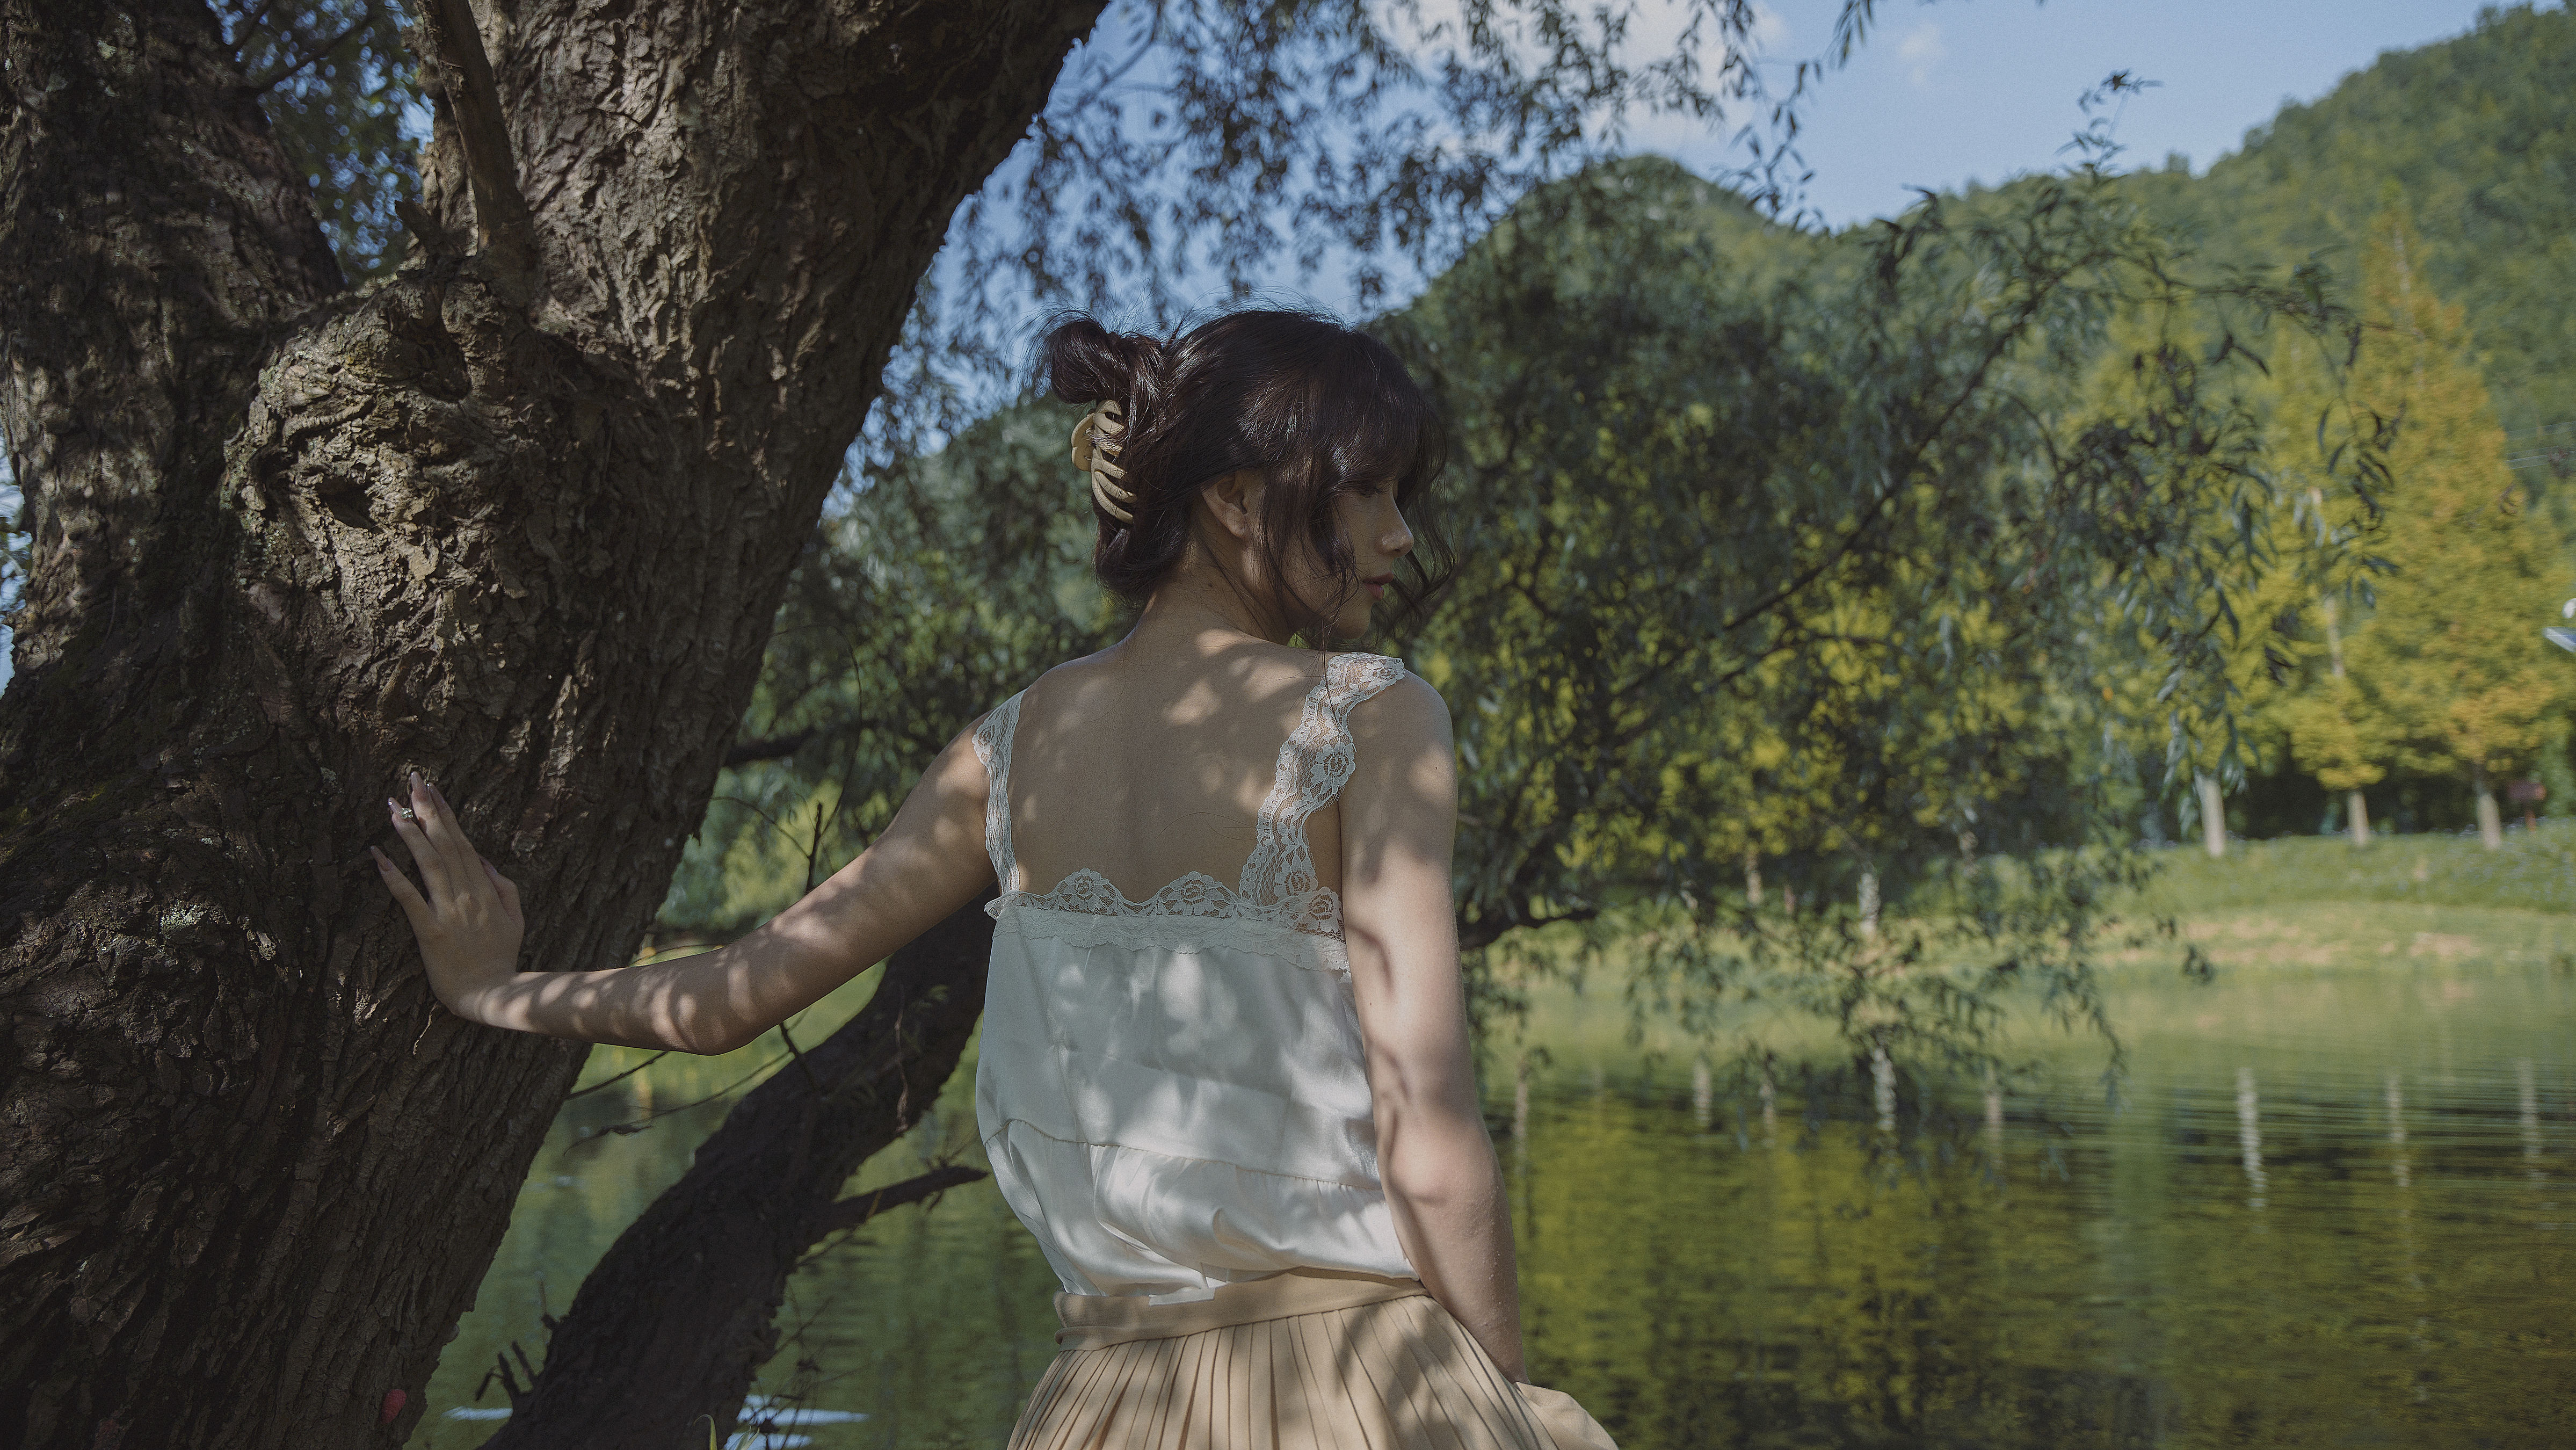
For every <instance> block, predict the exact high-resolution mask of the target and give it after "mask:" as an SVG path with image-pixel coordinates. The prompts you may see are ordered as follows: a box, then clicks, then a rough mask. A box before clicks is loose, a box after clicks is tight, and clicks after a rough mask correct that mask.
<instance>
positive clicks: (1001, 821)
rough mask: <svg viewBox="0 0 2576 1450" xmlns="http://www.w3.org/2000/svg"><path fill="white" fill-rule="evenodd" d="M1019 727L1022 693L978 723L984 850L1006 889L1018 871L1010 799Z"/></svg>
mask: <svg viewBox="0 0 2576 1450" xmlns="http://www.w3.org/2000/svg"><path fill="white" fill-rule="evenodd" d="M1026 693H1027V691H1025V690H1024V691H1022V692H1021V694H1026ZM1019 728H1020V696H1019V695H1013V696H1012V697H1011V698H1009V699H1007V700H1004V701H1003V702H1002V703H1000V704H998V705H996V706H994V707H993V710H992V713H991V714H989V715H986V716H985V717H984V723H983V724H981V725H978V726H976V727H975V758H976V759H977V760H980V761H982V762H984V781H985V785H984V854H985V855H987V856H990V857H992V858H993V882H994V884H995V885H997V886H999V887H1000V888H1001V889H1002V890H1004V891H1009V890H1010V889H1011V887H1012V882H1013V880H1014V878H1015V877H1017V875H1018V874H1019V870H1018V863H1017V862H1015V861H1013V860H1012V859H1011V799H1010V792H1011V737H1012V736H1013V735H1016V734H1018V733H1019Z"/></svg>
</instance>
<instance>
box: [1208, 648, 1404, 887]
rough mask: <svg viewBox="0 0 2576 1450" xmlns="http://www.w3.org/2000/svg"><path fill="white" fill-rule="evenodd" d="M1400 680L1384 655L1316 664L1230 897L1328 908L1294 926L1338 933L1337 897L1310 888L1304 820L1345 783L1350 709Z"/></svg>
mask: <svg viewBox="0 0 2576 1450" xmlns="http://www.w3.org/2000/svg"><path fill="white" fill-rule="evenodd" d="M1403 677H1404V666H1403V665H1401V664H1399V663H1397V662H1396V661H1394V660H1391V659H1388V658H1387V657H1386V656H1384V655H1372V654H1346V655H1335V656H1333V657H1332V658H1331V659H1329V660H1326V661H1325V662H1324V677H1323V678H1322V679H1320V680H1317V681H1316V682H1315V687H1314V688H1313V689H1311V690H1309V691H1307V692H1306V707H1305V709H1304V711H1303V712H1302V713H1301V714H1300V715H1299V717H1298V720H1297V728H1296V729H1294V730H1292V731H1290V732H1289V733H1288V738H1287V739H1286V740H1283V741H1281V742H1280V744H1279V762H1278V764H1277V766H1276V767H1274V769H1273V772H1272V778H1271V784H1270V795H1269V797H1268V798H1267V799H1265V800H1264V801H1262V803H1261V814H1260V816H1259V817H1258V818H1257V819H1256V820H1255V822H1254V825H1253V838H1252V855H1251V856H1250V857H1249V858H1247V859H1246V860H1245V861H1244V863H1243V879H1242V882H1241V884H1240V885H1238V886H1237V887H1236V888H1235V890H1236V892H1237V894H1238V895H1240V896H1242V897H1244V898H1246V899H1248V900H1253V901H1261V900H1269V901H1273V902H1277V903H1279V904H1280V905H1281V906H1283V907H1285V906H1288V905H1290V904H1291V903H1302V902H1313V903H1315V904H1316V905H1318V906H1324V907H1329V909H1330V915H1329V916H1317V917H1301V918H1299V924H1300V926H1302V927H1303V928H1304V929H1306V930H1309V931H1315V932H1320V933H1323V934H1325V935H1330V936H1339V935H1340V934H1341V930H1342V902H1341V898H1340V897H1339V896H1337V895H1335V894H1334V893H1332V892H1330V891H1326V890H1323V889H1321V888H1320V887H1319V886H1317V884H1316V880H1315V856H1314V852H1313V851H1312V850H1311V849H1310V848H1309V847H1308V845H1307V843H1306V818H1307V817H1308V816H1311V815H1313V814H1314V813H1315V812H1316V811H1318V810H1321V809H1323V808H1324V807H1325V806H1327V805H1330V804H1331V803H1332V800H1333V797H1335V796H1337V795H1339V794H1340V793H1341V789H1342V787H1343V786H1344V785H1345V784H1347V783H1348V782H1349V781H1350V778H1351V767H1352V766H1353V765H1354V764H1356V763H1357V759H1358V757H1357V753H1356V752H1355V751H1354V749H1353V748H1352V745H1351V729H1350V717H1351V710H1352V708H1353V707H1354V706H1356V705H1358V704H1359V703H1360V702H1361V701H1363V700H1366V699H1368V698H1369V697H1370V696H1372V695H1375V694H1376V693H1377V692H1378V691H1380V690H1383V689H1385V688H1386V687H1387V686H1389V685H1391V684H1394V683H1395V682H1396V681H1397V680H1399V679H1402V678H1403Z"/></svg>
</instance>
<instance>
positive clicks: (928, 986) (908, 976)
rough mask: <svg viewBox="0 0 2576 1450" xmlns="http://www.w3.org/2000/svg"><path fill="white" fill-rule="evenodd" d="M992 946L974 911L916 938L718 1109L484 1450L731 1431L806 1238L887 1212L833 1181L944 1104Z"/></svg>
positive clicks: (978, 1007) (772, 1337)
mask: <svg viewBox="0 0 2576 1450" xmlns="http://www.w3.org/2000/svg"><path fill="white" fill-rule="evenodd" d="M992 944H993V923H992V921H991V919H990V918H988V917H986V916H985V915H984V909H983V907H982V906H981V905H980V904H979V905H975V906H970V907H967V908H966V909H964V910H963V911H960V912H958V913H957V914H956V915H954V916H952V917H950V918H949V919H948V920H947V921H945V922H942V923H941V924H940V925H938V926H936V927H933V928H932V929H931V930H929V931H928V932H925V933H923V934H922V936H921V938H920V939H919V940H918V941H915V942H914V943H913V944H912V945H910V946H908V947H906V948H904V949H903V950H902V951H899V952H897V953H895V955H894V958H893V960H892V961H889V962H888V963H887V964H886V969H885V978H884V980H883V981H881V982H880V983H879V984H878V986H877V990H876V994H875V995H874V996H872V997H870V998H869V999H868V1004H867V1006H866V1007H864V1008H862V1009H861V1010H860V1011H859V1014H858V1015H857V1016H855V1017H853V1018H851V1019H850V1021H849V1022H848V1023H847V1024H846V1025H845V1026H843V1027H842V1028H841V1030H840V1031H838V1032H835V1033H833V1034H832V1035H831V1036H830V1037H828V1038H825V1039H824V1040H823V1041H822V1042H821V1043H819V1044H817V1045H815V1046H813V1047H810V1048H805V1049H803V1050H802V1052H801V1053H800V1055H799V1057H798V1059H797V1061H796V1062H794V1063H792V1064H791V1065H789V1066H788V1067H786V1068H785V1069H782V1070H781V1071H780V1072H779V1073H778V1074H777V1075H776V1076H774V1077H772V1078H770V1079H769V1081H767V1082H765V1083H763V1084H761V1085H760V1086H759V1087H758V1088H756V1089H754V1090H753V1091H752V1093H751V1094H750V1095H749V1096H748V1097H746V1098H744V1099H743V1100H742V1102H740V1103H739V1104H737V1105H735V1107H734V1109H733V1111H732V1112H730V1113H728V1114H726V1115H725V1120H724V1124H723V1126H721V1127H719V1128H717V1129H716V1131H715V1132H714V1134H713V1135H711V1136H710V1137H709V1138H708V1139H707V1140H706V1142H705V1143H704V1144H702V1145H700V1147H699V1148H698V1151H697V1156H696V1157H695V1158H694V1159H693V1160H692V1161H691V1164H690V1167H689V1171H688V1173H687V1174H685V1175H684V1176H682V1178H681V1179H680V1181H679V1182H677V1183H675V1184H673V1185H671V1187H670V1188H669V1189H667V1190H665V1191H664V1192H663V1194H662V1196H661V1197H659V1198H657V1199H655V1200H654V1201H653V1204H652V1206H651V1207H650V1208H647V1209H646V1210H645V1211H644V1214H643V1216H642V1217H640V1218H638V1219H637V1220H636V1221H635V1222H634V1223H633V1224H632V1225H630V1226H628V1228H627V1229H626V1231H625V1232H624V1233H622V1234H620V1235H618V1237H617V1242H616V1243H614V1244H612V1245H611V1246H610V1247H609V1250H608V1252H607V1254H606V1255H605V1256H603V1257H602V1258H601V1259H600V1261H599V1264H598V1266H597V1267H596V1268H593V1269H592V1270H591V1271H590V1276H589V1277H588V1278H586V1279H584V1280H582V1283H581V1289H580V1292H579V1293H577V1294H575V1295H574V1296H573V1301H572V1308H571V1309H570V1310H568V1311H566V1313H565V1315H564V1317H563V1318H562V1319H561V1320H560V1321H558V1322H557V1323H556V1324H555V1326H554V1328H553V1332H552V1334H551V1336H550V1337H549V1338H548V1340H547V1345H546V1362H545V1368H544V1369H543V1371H541V1372H540V1373H539V1375H538V1376H537V1381H536V1384H535V1386H534V1387H533V1392H529V1393H519V1394H514V1395H513V1396H512V1397H511V1399H512V1404H511V1411H510V1420H509V1423H508V1424H507V1425H505V1426H504V1427H503V1428H502V1430H501V1433H500V1434H498V1435H496V1436H494V1437H493V1438H492V1440H491V1441H490V1442H489V1444H490V1446H491V1450H516V1447H520V1446H538V1447H544V1450H612V1447H614V1450H625V1447H635V1450H663V1447H669V1446H676V1445H682V1444H699V1443H703V1442H702V1441H701V1440H700V1439H699V1438H698V1437H697V1436H695V1435H692V1434H690V1433H688V1428H689V1426H690V1424H691V1423H692V1422H693V1421H694V1420H696V1418H697V1417H698V1416H700V1415H708V1416H712V1417H713V1419H714V1421H715V1426H716V1431H717V1437H718V1439H719V1440H720V1441H721V1440H723V1439H725V1438H727V1437H729V1436H730V1435H731V1434H732V1431H733V1423H734V1417H735V1416H736V1415H737V1414H738V1413H740V1411H741V1409H742V1403H743V1397H744V1396H745V1395H747V1394H748V1393H750V1390H751V1384H752V1378H753V1376H754V1375H756V1374H757V1373H758V1372H759V1370H760V1367H761V1365H762V1364H764V1363H766V1362H767V1361H768V1359H769V1357H770V1355H771V1354H772V1353H773V1352H775V1351H776V1349H777V1347H778V1334H777V1330H776V1327H775V1322H776V1319H777V1313H778V1306H779V1303H780V1302H781V1300H782V1299H783V1298H784V1297H785V1294H786V1285H787V1276H788V1274H789V1273H791V1272H793V1271H794V1270H795V1268H796V1266H797V1264H798V1263H799V1262H800V1261H802V1260H803V1258H804V1257H805V1254H806V1251H807V1250H809V1249H811V1248H812V1247H813V1245H814V1244H815V1242H816V1241H817V1240H819V1239H821V1238H823V1237H824V1236H826V1235H827V1234H831V1233H835V1232H838V1231H840V1230H842V1229H847V1228H852V1227H855V1226H857V1225H858V1224H859V1223H861V1222H864V1221H865V1220H866V1218H867V1217H868V1216H869V1214H871V1213H873V1212H875V1211H876V1210H877V1209H878V1208H880V1207H884V1206H890V1202H889V1201H887V1200H880V1198H879V1196H878V1195H874V1194H870V1195H865V1196H862V1197H859V1198H854V1199H843V1198H841V1197H840V1196H839V1194H840V1190H841V1186H842V1184H843V1183H845V1182H847V1181H848V1179H849V1177H850V1175H851V1173H853V1172H855V1171H856V1170H857V1169H858V1167H859V1165H860V1164H861V1163H864V1162H865V1161H867V1159H868V1157H869V1155H871V1154H873V1153H875V1152H876V1151H877V1150H878V1149H880V1148H883V1147H885V1146H886V1145H887V1144H888V1143H891V1142H893V1141H894V1140H895V1139H896V1138H897V1137H899V1136H901V1135H902V1134H903V1133H904V1131H905V1130H907V1129H908V1128H910V1127H911V1126H912V1123H913V1122H914V1120H915V1119H917V1118H918V1117H919V1116H920V1114H921V1113H922V1112H924V1111H926V1110H927V1109H928V1108H929V1107H930V1106H931V1104H933V1103H935V1102H937V1101H938V1100H939V1090H940V1087H941V1085H942V1084H944V1083H946V1082H947V1080H948V1076H949V1074H950V1073H951V1072H953V1071H954V1070H955V1069H956V1066H957V1058H958V1055H959V1054H960V1053H962V1052H963V1051H965V1048H966V1041H967V1039H968V1038H969V1037H971V1036H972V1035H973V1034H974V1031H975V1020H976V1018H977V1017H978V1016H980V1015H981V1014H982V1012H983V1010H984V970H985V963H986V961H987V959H988V958H989V957H990V956H991V955H992ZM982 1176H983V1175H982V1174H981V1173H973V1172H965V1171H963V1170H949V1177H948V1178H947V1179H945V1180H943V1181H944V1182H957V1181H966V1180H971V1179H974V1178H980V1177H982ZM916 1181H918V1180H916ZM888 1198H889V1199H890V1198H891V1195H889V1196H888Z"/></svg>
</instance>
